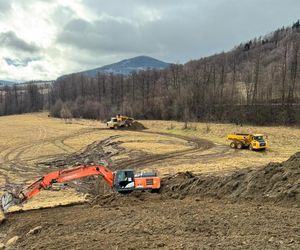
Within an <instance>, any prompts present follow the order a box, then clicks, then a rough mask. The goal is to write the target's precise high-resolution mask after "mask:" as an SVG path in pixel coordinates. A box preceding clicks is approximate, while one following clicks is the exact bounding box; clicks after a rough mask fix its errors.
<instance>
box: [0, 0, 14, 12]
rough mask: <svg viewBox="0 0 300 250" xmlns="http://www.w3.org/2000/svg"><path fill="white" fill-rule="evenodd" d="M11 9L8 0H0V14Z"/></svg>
mask: <svg viewBox="0 0 300 250" xmlns="http://www.w3.org/2000/svg"><path fill="white" fill-rule="evenodd" d="M10 9H11V6H10V0H0V16H1V15H3V14H4V13H6V12H7V11H9V10H10Z"/></svg>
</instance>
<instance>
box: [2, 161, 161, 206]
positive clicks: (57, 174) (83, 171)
mask: <svg viewBox="0 0 300 250" xmlns="http://www.w3.org/2000/svg"><path fill="white" fill-rule="evenodd" d="M95 175H100V176H102V177H103V179H104V180H105V182H106V183H107V184H108V186H109V187H111V188H112V189H113V190H114V191H116V192H119V193H130V192H132V191H134V190H151V191H156V192H157V191H159V189H160V185H161V184H160V178H159V177H158V176H157V174H156V173H154V172H151V173H150V172H148V173H142V172H141V173H135V172H134V171H133V170H130V169H129V170H117V171H115V172H112V171H110V170H109V169H108V168H106V167H104V166H79V167H76V168H71V169H65V170H60V171H54V172H51V173H48V174H47V175H45V176H43V177H41V178H39V179H37V180H36V181H34V182H33V183H32V184H30V185H29V186H27V187H25V188H23V190H21V191H19V192H6V193H5V194H4V195H3V196H2V197H1V201H0V205H1V206H0V210H2V211H4V212H5V211H7V209H8V208H9V207H11V206H13V205H21V204H23V203H24V202H26V201H27V200H29V199H31V198H32V197H34V196H35V195H37V194H38V193H39V192H40V191H42V190H44V189H50V188H51V187H52V185H55V183H65V182H68V181H72V180H75V179H79V178H83V177H87V176H95Z"/></svg>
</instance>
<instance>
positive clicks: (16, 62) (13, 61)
mask: <svg viewBox="0 0 300 250" xmlns="http://www.w3.org/2000/svg"><path fill="white" fill-rule="evenodd" d="M4 60H5V61H6V63H7V64H8V65H13V66H16V67H26V66H27V65H28V63H30V62H33V61H37V60H39V59H38V58H23V59H15V58H4Z"/></svg>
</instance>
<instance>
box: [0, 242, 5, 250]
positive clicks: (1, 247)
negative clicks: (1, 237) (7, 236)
mask: <svg viewBox="0 0 300 250" xmlns="http://www.w3.org/2000/svg"><path fill="white" fill-rule="evenodd" d="M3 249H5V245H4V244H3V243H1V242H0V250H3Z"/></svg>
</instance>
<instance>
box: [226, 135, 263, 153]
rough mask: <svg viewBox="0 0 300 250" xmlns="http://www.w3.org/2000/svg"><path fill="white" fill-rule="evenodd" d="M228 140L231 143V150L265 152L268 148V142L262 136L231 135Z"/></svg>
mask: <svg viewBox="0 0 300 250" xmlns="http://www.w3.org/2000/svg"><path fill="white" fill-rule="evenodd" d="M227 139H228V140H230V141H231V142H230V147H231V148H237V149H242V148H248V149H250V150H265V149H266V148H267V147H268V142H267V141H266V139H265V137H264V136H263V135H262V134H230V135H228V136H227Z"/></svg>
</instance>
